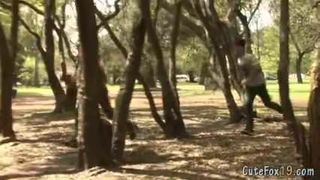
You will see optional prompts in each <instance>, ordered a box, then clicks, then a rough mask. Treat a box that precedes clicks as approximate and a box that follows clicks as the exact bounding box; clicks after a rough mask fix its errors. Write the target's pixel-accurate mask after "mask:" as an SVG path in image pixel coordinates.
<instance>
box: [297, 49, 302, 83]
mask: <svg viewBox="0 0 320 180" xmlns="http://www.w3.org/2000/svg"><path fill="white" fill-rule="evenodd" d="M303 55H304V54H298V58H297V60H296V74H297V81H298V83H299V84H302V83H303V79H302V75H301V65H302V59H303Z"/></svg>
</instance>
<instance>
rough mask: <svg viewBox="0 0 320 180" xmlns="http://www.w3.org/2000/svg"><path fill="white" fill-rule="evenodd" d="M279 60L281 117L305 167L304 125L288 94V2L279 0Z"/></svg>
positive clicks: (307, 159)
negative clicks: (294, 110)
mask: <svg viewBox="0 0 320 180" xmlns="http://www.w3.org/2000/svg"><path fill="white" fill-rule="evenodd" d="M280 8H281V14H280V62H279V69H278V79H279V80H278V83H279V92H280V102H281V106H282V108H283V117H284V119H285V121H286V122H287V125H288V128H289V130H290V131H291V132H292V133H293V138H294V141H295V144H296V148H297V152H298V153H299V154H301V157H302V163H303V165H304V166H305V167H307V166H308V165H309V157H308V149H307V146H306V142H305V134H304V133H305V130H304V126H303V125H302V124H301V123H300V122H298V121H297V120H296V118H295V115H294V112H293V108H292V104H291V100H290V96H289V81H288V74H289V63H290V61H289V2H288V0H281V4H280Z"/></svg>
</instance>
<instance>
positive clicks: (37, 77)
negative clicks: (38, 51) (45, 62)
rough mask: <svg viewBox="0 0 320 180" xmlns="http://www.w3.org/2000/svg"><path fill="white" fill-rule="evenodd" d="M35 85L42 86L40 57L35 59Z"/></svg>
mask: <svg viewBox="0 0 320 180" xmlns="http://www.w3.org/2000/svg"><path fill="white" fill-rule="evenodd" d="M33 86H35V87H39V86H40V78H39V58H38V57H36V59H35V61H34V77H33Z"/></svg>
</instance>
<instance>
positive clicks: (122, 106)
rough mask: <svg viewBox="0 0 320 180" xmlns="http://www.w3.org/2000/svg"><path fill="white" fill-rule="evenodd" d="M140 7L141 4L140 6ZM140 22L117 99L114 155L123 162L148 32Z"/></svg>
mask: <svg viewBox="0 0 320 180" xmlns="http://www.w3.org/2000/svg"><path fill="white" fill-rule="evenodd" d="M139 6H140V4H139ZM138 18H139V21H138V22H137V23H134V27H133V31H132V38H133V44H132V53H131V54H129V55H128V65H127V67H126V70H125V76H124V77H125V84H124V87H123V88H121V89H120V92H119V94H118V96H117V98H116V108H115V111H114V117H113V136H112V137H113V138H112V149H111V151H112V155H113V157H114V158H115V159H116V160H118V161H121V160H122V157H123V152H124V146H125V135H126V124H127V122H128V118H129V117H128V116H129V106H130V102H131V98H132V93H133V89H134V85H135V80H136V78H137V77H138V74H139V67H140V63H141V55H142V51H143V43H144V37H145V32H146V21H145V19H144V18H142V17H139V16H138Z"/></svg>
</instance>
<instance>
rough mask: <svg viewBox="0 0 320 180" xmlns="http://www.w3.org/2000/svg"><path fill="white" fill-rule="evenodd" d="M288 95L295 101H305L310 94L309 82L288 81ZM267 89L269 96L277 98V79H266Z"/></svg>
mask: <svg viewBox="0 0 320 180" xmlns="http://www.w3.org/2000/svg"><path fill="white" fill-rule="evenodd" d="M289 88H290V97H291V99H294V100H297V101H306V100H308V98H309V94H310V83H309V82H304V83H303V84H298V83H297V82H290V85H289ZM267 89H268V91H269V94H270V96H271V97H272V98H273V99H279V86H278V81H268V82H267Z"/></svg>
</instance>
